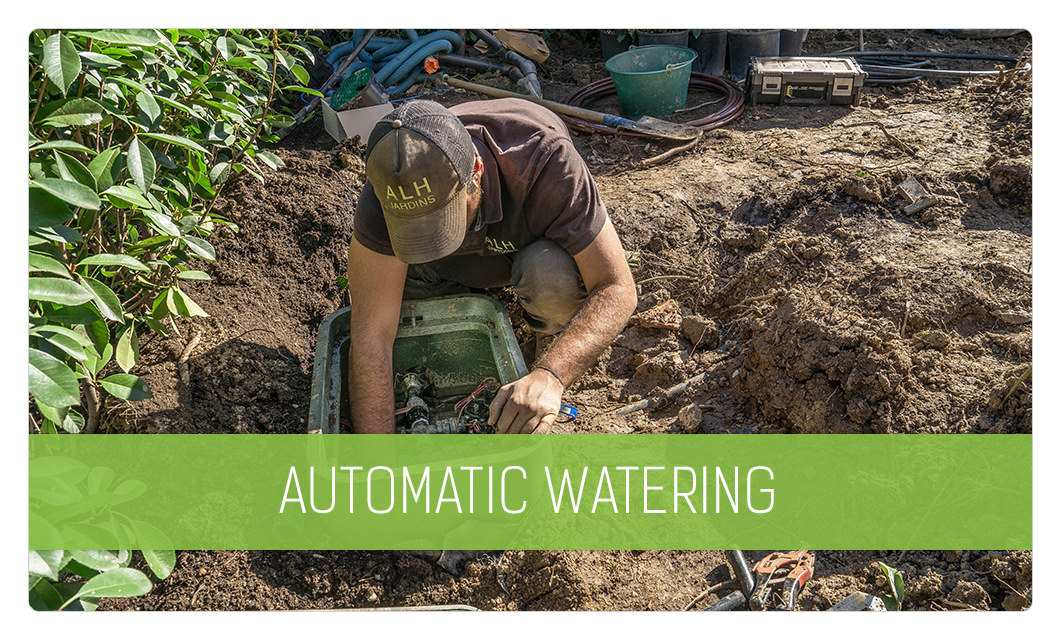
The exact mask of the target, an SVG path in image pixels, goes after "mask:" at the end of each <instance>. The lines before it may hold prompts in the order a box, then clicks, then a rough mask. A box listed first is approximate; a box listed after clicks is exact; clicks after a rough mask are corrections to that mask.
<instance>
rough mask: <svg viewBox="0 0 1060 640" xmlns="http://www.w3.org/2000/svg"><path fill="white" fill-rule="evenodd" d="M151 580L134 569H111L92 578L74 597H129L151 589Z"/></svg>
mask: <svg viewBox="0 0 1060 640" xmlns="http://www.w3.org/2000/svg"><path fill="white" fill-rule="evenodd" d="M151 586H152V585H151V580H150V579H148V577H147V576H145V575H144V574H143V573H142V572H140V571H137V570H136V569H129V568H127V567H123V568H120V569H112V570H110V571H107V572H104V573H101V574H99V575H98V576H96V577H95V578H92V579H91V580H89V581H88V582H86V583H85V585H84V586H83V587H81V589H80V590H78V592H77V594H76V596H75V597H77V598H82V597H89V598H130V597H134V596H142V595H143V594H145V593H147V592H148V591H150V590H151Z"/></svg>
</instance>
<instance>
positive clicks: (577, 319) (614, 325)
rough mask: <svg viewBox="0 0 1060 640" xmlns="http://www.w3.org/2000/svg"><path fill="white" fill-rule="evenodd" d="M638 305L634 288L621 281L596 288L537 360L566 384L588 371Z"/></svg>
mask: <svg viewBox="0 0 1060 640" xmlns="http://www.w3.org/2000/svg"><path fill="white" fill-rule="evenodd" d="M636 305H637V297H636V292H635V290H633V289H632V287H630V286H628V285H624V284H622V283H608V284H604V285H600V286H599V287H597V288H596V289H594V290H593V291H592V292H591V293H590V294H589V295H588V297H586V299H585V300H584V301H583V302H582V304H581V306H580V307H579V308H578V311H577V313H575V314H574V317H573V318H571V321H570V323H569V324H568V325H567V328H566V329H564V330H563V332H562V333H560V334H559V336H558V337H557V338H556V341H555V342H554V343H553V344H552V347H551V348H550V349H549V351H548V353H546V354H545V355H544V356H543V357H542V358H541V360H540V361H538V364H540V365H543V366H545V367H548V368H549V369H551V370H552V371H554V372H556V373H557V374H558V375H559V377H560V379H561V381H562V382H563V384H564V386H570V384H571V383H572V382H574V381H575V380H577V379H578V377H580V376H581V375H582V374H583V373H585V372H586V371H587V370H588V369H589V367H591V366H593V364H595V363H596V360H597V359H598V358H599V357H600V354H601V353H603V351H604V349H606V348H607V347H608V345H610V344H611V342H612V341H613V340H614V339H615V337H616V336H617V335H618V334H619V333H621V332H622V329H624V328H625V326H626V323H627V322H628V321H629V317H630V315H632V313H633V310H634V308H636Z"/></svg>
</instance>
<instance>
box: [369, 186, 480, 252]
mask: <svg viewBox="0 0 1060 640" xmlns="http://www.w3.org/2000/svg"><path fill="white" fill-rule="evenodd" d="M464 193H465V192H464V190H463V189H457V190H456V192H455V193H454V194H453V196H452V197H451V198H449V201H448V202H446V203H445V205H444V206H442V207H441V208H439V209H436V210H434V211H432V212H431V213H429V214H427V215H424V216H420V217H418V218H399V217H397V216H385V218H386V228H387V231H388V232H389V233H390V246H391V248H392V249H393V250H394V255H395V256H397V257H398V259H399V260H401V261H402V262H405V263H408V264H422V263H424V262H433V261H434V260H438V259H440V258H444V257H446V256H447V255H449V254H451V253H453V252H454V251H456V250H457V249H459V248H460V245H461V244H463V242H464V235H465V234H466V233H467V199H466V197H461V196H463V195H464Z"/></svg>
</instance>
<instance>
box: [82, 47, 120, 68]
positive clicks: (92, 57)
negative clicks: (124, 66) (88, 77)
mask: <svg viewBox="0 0 1060 640" xmlns="http://www.w3.org/2000/svg"><path fill="white" fill-rule="evenodd" d="M81 59H82V60H85V61H87V62H90V63H92V64H96V65H99V66H101V67H120V66H121V62H119V61H118V60H115V59H114V58H112V57H110V56H108V55H104V54H102V53H96V52H95V51H82V52H81Z"/></svg>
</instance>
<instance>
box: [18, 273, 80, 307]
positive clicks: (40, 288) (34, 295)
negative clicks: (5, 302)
mask: <svg viewBox="0 0 1060 640" xmlns="http://www.w3.org/2000/svg"><path fill="white" fill-rule="evenodd" d="M29 299H30V300H45V301H48V302H55V303H57V304H62V305H66V306H76V305H79V304H84V303H86V302H88V301H89V300H91V299H92V293H91V292H89V291H87V290H85V288H84V287H82V286H80V285H78V284H77V283H76V282H73V281H72V280H65V279H62V278H30V279H29Z"/></svg>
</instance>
